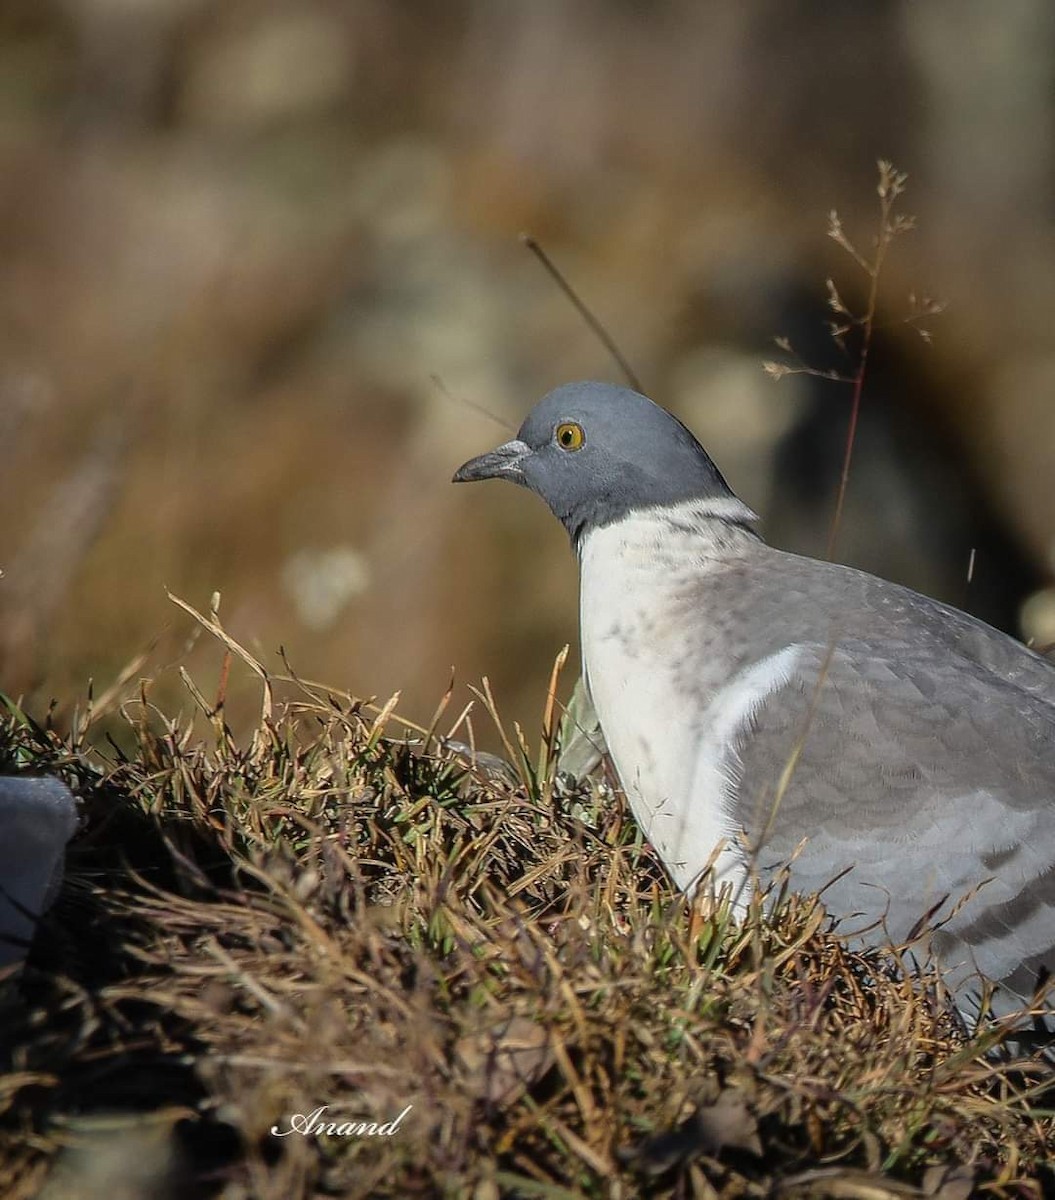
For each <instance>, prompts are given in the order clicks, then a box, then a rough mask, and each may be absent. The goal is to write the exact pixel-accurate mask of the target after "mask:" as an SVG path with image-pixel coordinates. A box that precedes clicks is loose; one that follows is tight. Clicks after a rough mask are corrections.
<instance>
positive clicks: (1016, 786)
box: [737, 638, 1055, 995]
mask: <svg viewBox="0 0 1055 1200" xmlns="http://www.w3.org/2000/svg"><path fill="white" fill-rule="evenodd" d="M1022 653H1023V654H1025V653H1026V652H1025V651H1022ZM1051 678H1052V679H1053V680H1055V673H1053V674H1052V676H1051ZM1030 684H1031V685H1032V686H1027V687H1025V688H1024V687H1022V686H1021V685H1020V683H1018V682H1016V681H1015V680H1014V679H1013V678H1011V677H1009V675H1008V673H1003V672H1001V673H997V672H995V671H993V670H992V669H990V668H989V667H988V666H987V665H983V664H981V663H979V662H977V661H975V660H974V659H969V658H965V657H961V656H959V655H958V654H957V653H956V652H955V651H954V650H952V649H951V648H950V647H949V646H948V645H945V646H937V645H929V646H927V645H925V646H923V647H922V648H921V647H920V646H919V644H918V643H913V644H912V645H911V646H910V645H909V644H908V643H902V642H901V641H899V640H897V639H893V640H869V639H863V638H858V639H849V640H846V641H842V642H839V643H838V644H837V645H835V646H834V647H828V646H823V645H819V644H810V645H802V646H800V655H799V659H798V662H797V665H796V669H795V672H794V674H793V676H792V678H791V679H790V680H789V682H788V684H787V685H786V686H785V687H784V688H782V689H781V690H779V691H778V692H776V693H773V694H772V695H771V696H769V697H768V698H767V700H766V701H765V703H764V704H763V705H762V706H761V708H760V709H759V710H758V711H756V712H755V713H754V714H753V718H752V721H751V723H750V725H749V727H748V728H747V729H746V730H745V731H744V733H743V736H742V737H741V739H740V744H739V746H738V747H737V749H738V756H739V774H740V788H739V793H738V794H739V802H738V812H737V818H738V820H739V821H740V822H741V823H742V824H743V826H744V827H745V829H746V832H747V834H748V839H749V843H752V844H753V843H756V842H758V841H759V840H761V846H760V849H759V851H758V856H757V857H758V863H759V865H760V866H761V867H763V868H764V867H766V866H767V865H771V864H774V863H776V862H778V861H783V860H786V859H787V858H789V857H790V856H791V855H792V854H793V852H794V851H795V849H796V847H797V846H798V845H799V843H800V841H801V840H802V839H804V838H805V839H807V841H806V844H805V846H804V847H803V849H802V850H801V852H800V853H799V855H798V858H797V859H796V861H795V863H794V866H793V877H794V880H795V884H796V886H797V887H800V888H802V889H803V890H813V889H820V888H822V887H824V885H825V884H828V883H829V882H830V881H831V880H832V879H833V878H835V877H836V876H837V875H838V874H839V873H840V872H841V871H843V870H845V869H846V868H848V867H849V868H852V870H851V871H850V872H849V873H848V874H847V875H846V876H844V877H843V878H841V879H839V880H838V881H837V882H836V883H834V884H833V885H832V886H831V887H830V889H829V890H828V891H827V892H826V893H825V898H826V900H827V902H828V905H829V908H830V910H831V911H833V912H835V913H837V914H841V915H848V914H860V919H859V920H857V921H856V922H855V923H850V922H848V923H847V927H848V928H859V927H862V926H864V925H865V924H867V923H870V922H874V921H876V920H880V919H881V920H882V921H883V922H884V925H885V928H886V931H887V932H888V933H889V935H890V936H891V937H893V938H895V939H898V938H902V937H905V936H907V935H908V933H909V931H910V930H911V929H912V927H913V926H914V925H915V924H916V922H917V921H918V920H919V919H920V918H921V917H923V916H924V915H926V914H927V913H928V912H929V911H930V910H931V909H932V908H933V907H934V906H935V905H936V904H938V903H939V902H941V901H942V900H943V899H944V898H946V897H948V903H947V904H946V905H945V906H944V908H943V909H942V911H941V915H942V916H947V915H948V913H949V912H950V910H951V907H952V905H954V904H955V902H956V901H958V900H960V899H961V898H962V897H963V896H964V895H965V894H967V893H969V892H970V891H971V890H972V889H975V888H979V885H982V886H981V887H980V888H979V890H978V892H977V894H975V895H974V896H973V897H972V898H971V899H970V900H969V901H968V902H967V903H966V904H964V905H963V907H962V908H961V909H960V910H959V911H958V912H956V913H955V915H953V916H952V917H951V918H949V919H948V921H947V923H946V924H945V925H944V927H943V928H942V930H941V932H940V934H939V935H938V936H937V938H936V940H935V945H936V948H937V949H938V950H939V952H940V953H941V955H942V958H943V961H944V962H945V964H946V965H947V966H949V967H950V968H952V969H954V981H955V979H956V978H961V979H966V978H967V976H968V975H973V974H974V973H975V972H977V971H981V972H982V973H983V974H985V975H987V976H988V977H990V978H993V979H997V980H1005V981H1006V983H1007V985H1008V986H1009V987H1011V988H1015V989H1017V990H1019V992H1020V993H1021V994H1027V995H1028V994H1029V992H1030V991H1031V990H1032V986H1033V982H1034V980H1035V978H1036V975H1037V972H1038V970H1039V969H1041V968H1043V967H1045V966H1047V967H1050V968H1052V969H1055V952H1053V947H1055V703H1053V701H1052V699H1051V698H1049V697H1048V696H1046V695H1044V694H1042V693H1041V692H1040V690H1039V689H1038V688H1037V687H1036V683H1035V680H1034V679H1032V678H1031V679H1030ZM782 776H783V777H784V786H783V787H782V786H781V782H780V781H781V778H782ZM871 938H872V940H882V939H883V933H882V931H878V932H876V933H874V934H872V935H871ZM955 972H958V973H959V974H958V975H956V974H955Z"/></svg>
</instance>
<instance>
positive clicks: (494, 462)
mask: <svg viewBox="0 0 1055 1200" xmlns="http://www.w3.org/2000/svg"><path fill="white" fill-rule="evenodd" d="M531 453H532V450H531V447H530V446H529V445H528V444H527V443H526V442H521V441H519V440H517V441H512V442H506V443H505V445H504V446H499V447H497V449H495V450H489V451H488V452H487V453H486V454H481V455H479V456H478V457H476V458H470V459H469V461H468V462H467V463H462V465H461V466H460V467H459V468H458V470H457V471H455V473H454V479H453V480H452V481H451V482H452V483H472V482H473V481H474V480H477V479H511V480H512V481H513V482H514V483H523V482H524V472H523V471H522V470H521V468H520V464H521V463H522V462H523V461H524V459H525V458H527V457H528V455H529V454H531Z"/></svg>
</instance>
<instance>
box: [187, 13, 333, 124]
mask: <svg viewBox="0 0 1055 1200" xmlns="http://www.w3.org/2000/svg"><path fill="white" fill-rule="evenodd" d="M351 73H352V55H351V52H350V47H349V46H348V45H347V40H346V38H345V37H344V36H343V28H342V23H341V21H340V20H339V18H338V16H337V14H336V13H332V12H331V13H326V12H323V11H320V10H315V11H313V10H312V7H311V6H310V5H306V6H304V7H303V8H292V7H291V8H288V9H286V10H285V11H282V10H281V9H280V10H279V11H277V12H276V11H274V10H273V9H272V10H270V11H267V10H265V11H264V13H262V14H261V15H260V16H259V17H258V19H257V20H255V21H253V22H250V21H248V20H237V19H235V20H232V21H231V22H230V24H229V26H228V27H227V28H225V29H223V30H222V31H221V32H220V33H219V34H218V36H216V37H214V38H212V39H209V40H208V41H206V42H205V43H204V44H203V45H202V46H201V47H200V49H199V54H198V57H197V60H196V61H195V62H194V63H193V64H192V66H191V68H190V71H189V73H188V76H187V79H186V81H185V83H184V91H183V102H182V105H181V107H182V110H183V115H184V116H185V117H186V118H188V119H189V120H190V121H191V122H193V123H195V124H200V125H207V126H211V127H213V128H221V129H230V130H242V129H247V128H250V129H251V128H253V127H254V126H260V125H265V124H269V123H271V122H273V121H276V120H286V119H289V118H297V117H304V116H308V115H311V114H313V113H316V112H319V111H320V110H325V109H327V108H331V107H332V106H333V105H335V104H336V103H337V102H338V101H339V100H340V99H341V97H342V96H343V95H344V94H345V92H346V91H347V89H348V87H349V84H350V82H351Z"/></svg>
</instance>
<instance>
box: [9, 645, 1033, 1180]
mask: <svg viewBox="0 0 1055 1200" xmlns="http://www.w3.org/2000/svg"><path fill="white" fill-rule="evenodd" d="M213 632H214V633H216V634H217V635H218V636H220V637H221V640H223V638H224V637H225V635H223V633H222V630H219V627H218V626H216V627H215V628H214V629H213ZM221 651H222V652H223V653H226V654H228V655H232V654H233V655H235V656H236V657H238V656H241V657H243V658H245V659H248V658H249V656H248V655H246V654H245V652H244V651H241V650H240V648H238V647H234V646H233V643H230V642H229V641H228V642H227V643H226V645H225V646H221ZM251 665H253V666H254V669H256V670H258V671H259V672H260V673H261V675H262V676H263V675H264V674H265V673H263V671H262V668H259V665H258V664H255V663H253V664H251ZM188 686H189V687H190V689H191V694H192V695H193V696H195V697H196V701H195V705H194V707H195V711H194V713H193V714H192V715H190V716H184V717H180V718H178V719H172V718H168V717H165V716H163V715H162V714H160V713H158V712H156V711H154V710H153V709H152V708H151V706H150V704H149V701H148V699H147V693H146V691H145V690H144V691H143V692H142V693H141V697H140V700H138V701H135V702H131V703H126V704H125V705H124V708H123V713H124V719H125V721H126V728H125V730H124V736H123V737H122V738H118V739H116V740H106V741H101V742H100V741H97V740H95V739H94V738H93V736H92V731H93V729H95V728H96V727H97V725H98V719H99V714H98V713H95V714H93V716H94V723H92V724H90V723H89V722H88V720H87V719H86V716H82V718H81V719H80V720H79V721H77V722H75V726H74V729H73V731H72V732H65V733H61V734H60V733H59V732H57V731H55V730H53V729H50V728H49V727H48V726H47V724H46V723H43V724H38V723H36V722H34V721H32V720H31V719H30V718H29V717H27V716H26V715H25V714H24V713H22V712H21V711H20V710H19V709H18V708H17V706H12V708H11V711H10V712H9V714H8V715H7V716H6V718H5V720H4V722H3V726H2V728H0V768H2V769H3V770H5V771H8V772H10V771H16V770H17V771H27V770H32V771H51V772H55V773H57V774H58V775H60V776H61V777H62V778H64V779H65V780H66V781H67V782H68V783H70V785H71V786H72V787H73V789H74V790H75V792H76V793H77V794H78V796H80V797H81V798H82V800H83V806H84V815H85V820H84V828H83V831H82V833H81V834H80V835H79V837H78V839H77V840H76V842H75V843H74V844H73V846H72V847H71V852H70V855H69V867H68V873H67V882H66V885H65V888H64V890H63V893H62V895H61V898H60V900H59V902H58V904H57V905H56V907H55V909H54V910H53V911H52V913H51V914H50V916H49V917H48V918H47V919H46V921H45V923H44V925H43V927H42V929H41V933H40V936H39V938H38V940H37V943H36V945H35V947H34V949H33V952H32V955H31V957H30V960H29V963H28V965H27V967H26V969H25V971H24V973H23V975H22V977H21V978H8V979H7V980H6V981H2V982H0V1069H3V1071H4V1072H5V1074H4V1075H0V1195H3V1196H4V1197H9V1198H10V1200H22V1198H24V1197H30V1196H36V1195H38V1194H40V1193H41V1192H42V1189H44V1192H43V1194H45V1195H47V1196H52V1197H54V1196H77V1197H91V1196H101V1195H104V1194H105V1195H106V1196H107V1197H108V1200H117V1197H123V1196H126V1195H127V1196H148V1195H149V1196H167V1197H182V1196H194V1197H197V1196H209V1195H217V1196H222V1197H225V1198H233V1197H244V1196H253V1197H275V1198H276V1200H277V1198H282V1200H287V1198H290V1197H301V1196H379V1197H385V1196H387V1197H401V1198H402V1197H409V1196H449V1197H463V1196H465V1197H474V1198H476V1200H489V1198H491V1197H498V1196H524V1197H529V1196H539V1197H554V1198H555V1197H573V1196H575V1197H579V1196H582V1197H632V1196H638V1195H649V1196H671V1197H674V1196H699V1197H704V1196H723V1197H733V1196H758V1197H761V1196H840V1197H872V1198H876V1197H880V1198H881V1197H886V1196H905V1195H932V1196H940V1197H944V1198H945V1200H952V1198H953V1197H961V1196H967V1195H968V1194H979V1195H988V1196H994V1197H1012V1196H1035V1195H1042V1194H1044V1192H1045V1189H1047V1190H1049V1191H1050V1190H1051V1188H1052V1186H1053V1175H1052V1171H1051V1167H1050V1165H1049V1164H1050V1162H1051V1160H1052V1159H1053V1158H1055V1119H1053V1114H1052V1111H1051V1106H1050V1101H1049V1100H1046V1099H1045V1097H1044V1086H1045V1083H1046V1074H1045V1072H1044V1070H1043V1069H1042V1067H1041V1066H1039V1065H1038V1064H1036V1063H1033V1064H1028V1063H1026V1064H1023V1063H1010V1062H1006V1061H1005V1062H1002V1063H999V1064H998V1063H997V1062H995V1061H994V1060H993V1059H992V1057H988V1058H987V1057H986V1056H985V1053H984V1051H985V1049H986V1048H987V1046H990V1045H991V1040H992V1039H989V1040H980V1039H975V1040H971V1039H970V1038H969V1037H968V1036H967V1035H966V1034H965V1033H964V1032H963V1031H962V1030H961V1029H959V1028H958V1027H957V1024H956V1022H955V1021H954V1020H952V1019H951V1018H950V1017H949V1015H948V1009H947V1008H946V1007H944V1006H943V1005H942V1003H941V1002H940V997H941V989H940V986H939V984H938V981H937V979H936V978H935V976H934V975H933V973H932V972H930V970H929V968H927V967H923V968H921V969H920V970H921V971H922V977H921V975H920V973H919V972H918V971H917V970H914V969H912V970H910V969H909V967H908V966H907V962H908V958H907V956H905V955H899V954H898V953H896V952H878V951H872V952H868V953H862V952H857V951H855V950H853V949H852V948H851V947H849V946H848V945H847V943H846V942H845V940H844V939H843V938H841V937H840V936H839V934H838V932H837V931H833V930H832V928H831V926H830V922H829V921H828V919H827V917H826V916H825V915H824V913H823V910H822V909H821V908H820V907H819V905H818V903H817V902H816V901H815V900H811V899H808V898H802V897H798V896H795V895H792V894H780V895H775V896H772V897H771V903H770V905H769V906H768V910H767V912H763V906H762V905H761V904H760V903H758V902H755V903H754V904H753V905H752V908H751V911H750V913H749V914H748V917H747V919H746V921H744V922H743V923H740V924H737V923H734V922H732V921H731V920H729V919H728V915H727V911H726V909H725V908H724V907H723V906H722V905H720V904H713V903H703V902H701V903H697V904H695V905H693V904H690V903H689V902H687V901H685V900H684V899H683V898H681V897H679V896H677V895H676V894H675V893H674V892H673V891H672V890H671V888H670V886H669V884H668V882H667V880H666V878H665V876H664V873H663V870H662V869H661V867H660V865H659V864H658V863H657V862H656V861H655V859H654V858H653V857H652V855H651V853H650V851H649V849H648V847H647V846H644V845H642V843H641V841H640V838H639V836H638V835H637V833H636V831H635V828H634V826H633V824H632V822H631V821H630V819H629V817H628V816H627V814H626V812H625V810H624V807H623V804H622V801H621V800H620V799H619V797H618V796H617V795H616V794H615V793H613V792H612V791H610V790H609V789H607V788H606V787H605V786H604V785H602V784H594V785H584V786H582V787H579V788H570V787H567V786H564V785H562V784H561V783H559V782H557V781H555V778H554V771H553V766H552V764H553V746H554V727H555V722H554V720H553V712H554V707H553V703H552V695H551V696H550V698H549V701H548V703H547V705H546V715H545V718H544V720H543V732H542V738H541V749H540V750H539V751H538V752H537V753H535V754H532V755H525V754H524V752H523V749H524V741H523V739H522V738H520V737H519V731H517V732H515V733H513V734H511V735H509V737H508V739H507V740H508V743H509V752H510V754H511V755H512V757H513V758H514V759H516V760H517V762H518V772H517V776H516V778H514V777H513V776H512V775H507V774H504V773H503V772H501V771H492V770H483V769H481V768H480V767H479V765H476V766H474V765H473V763H472V761H471V758H469V757H467V756H466V755H464V754H462V753H460V752H458V751H455V750H452V749H450V748H445V746H444V744H443V740H442V739H439V738H437V737H436V736H434V731H433V732H430V731H429V730H427V729H426V730H415V729H413V728H412V727H409V726H407V725H406V724H404V723H402V722H401V720H400V719H399V717H398V716H397V715H396V714H395V711H394V708H393V706H391V705H389V706H384V707H383V708H382V709H378V708H377V707H375V706H372V705H369V704H365V703H358V702H356V701H354V700H352V699H350V698H349V697H347V696H341V695H339V694H338V693H336V692H331V691H328V690H327V689H324V688H319V687H316V686H312V685H307V684H304V683H300V682H298V681H296V680H294V679H292V678H286V679H285V680H282V681H280V680H276V679H273V678H270V677H264V678H262V680H261V686H262V688H263V695H264V698H265V703H264V705H263V712H262V715H261V719H260V721H259V724H258V726H257V728H256V730H255V732H253V733H252V735H251V736H248V737H247V738H246V739H245V740H244V741H240V740H236V739H235V738H234V737H233V736H232V735H231V732H230V730H229V729H227V727H226V726H225V724H224V720H223V714H222V708H221V709H220V710H219V711H217V709H216V706H215V705H214V704H210V703H209V702H207V701H206V700H205V699H204V697H202V696H201V695H200V693H198V692H197V689H195V688H194V687H193V684H190V682H189V681H188ZM490 707H491V705H490V703H489V702H486V701H485V702H484V703H483V704H481V705H479V706H478V711H479V710H480V709H482V708H484V709H485V708H490ZM450 723H451V722H449V721H448V720H447V719H446V717H445V718H444V724H443V728H444V729H446V728H447V727H448V725H449V724H450ZM433 724H434V725H435V726H436V727H437V728H439V727H440V725H439V720H437V722H434V723H433ZM454 724H456V725H457V726H458V730H457V733H458V736H459V737H461V738H462V739H468V740H471V736H470V734H469V733H468V732H467V730H468V726H467V723H466V721H465V720H464V719H463V720H461V721H459V722H454ZM118 745H120V746H121V747H122V748H121V749H118V748H117V746H118ZM323 1105H325V1106H327V1111H326V1114H325V1119H326V1120H330V1121H335V1122H339V1121H355V1122H363V1121H366V1122H369V1121H388V1120H391V1119H392V1118H394V1117H395V1116H397V1115H398V1114H399V1113H400V1112H401V1111H403V1110H404V1109H406V1107H407V1106H408V1105H410V1106H412V1107H411V1109H410V1111H409V1113H407V1114H406V1116H405V1118H404V1120H403V1121H402V1122H401V1124H400V1126H399V1128H398V1130H397V1131H396V1133H395V1134H394V1135H393V1136H391V1137H367V1136H332V1137H331V1136H323V1137H315V1136H301V1135H300V1134H294V1135H291V1136H288V1137H276V1136H274V1135H273V1134H272V1133H271V1129H272V1127H273V1126H276V1127H278V1128H280V1129H282V1130H285V1129H288V1128H289V1126H290V1118H291V1116H292V1115H293V1114H308V1113H311V1112H312V1111H314V1110H316V1109H318V1108H319V1107H320V1106H323Z"/></svg>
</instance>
